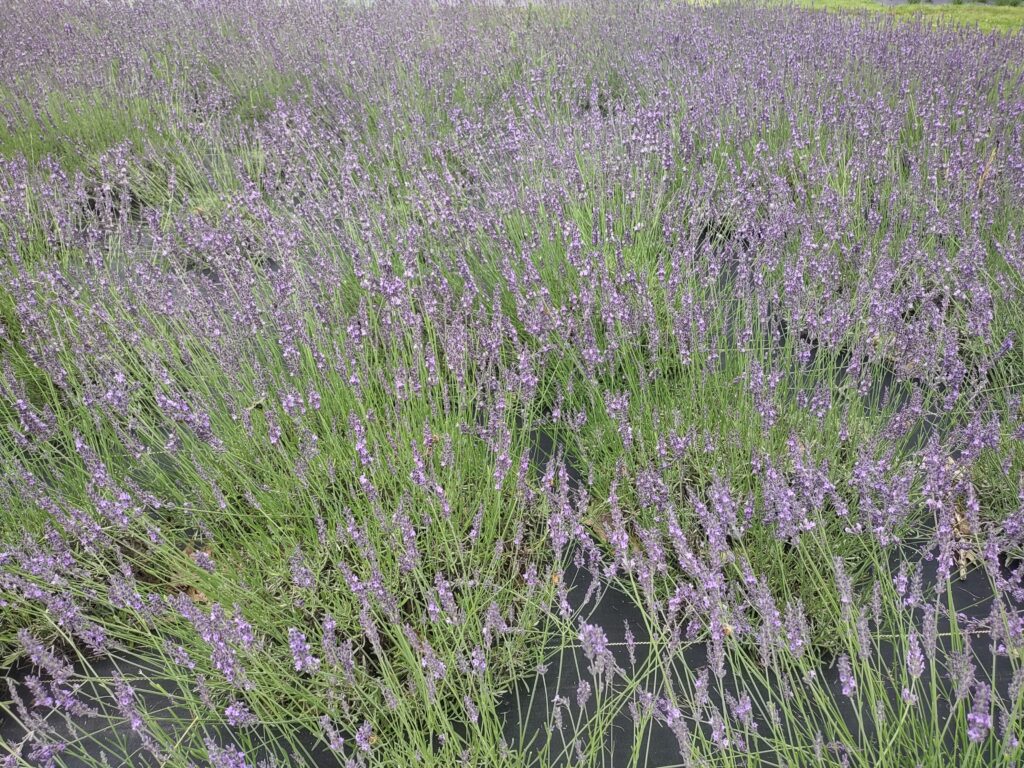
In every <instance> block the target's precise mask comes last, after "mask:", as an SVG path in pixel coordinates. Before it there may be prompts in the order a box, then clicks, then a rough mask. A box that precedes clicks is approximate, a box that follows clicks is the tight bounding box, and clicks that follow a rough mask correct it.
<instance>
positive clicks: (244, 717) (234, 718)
mask: <svg viewBox="0 0 1024 768" xmlns="http://www.w3.org/2000/svg"><path fill="white" fill-rule="evenodd" d="M224 717H225V719H227V721H228V724H229V725H231V726H234V727H236V728H242V727H245V726H249V725H256V724H257V723H258V722H259V719H258V718H257V717H256V716H255V715H254V714H253V713H252V712H251V711H250V710H249V707H248V706H246V704H245V702H244V701H233V702H231V704H229V705H228V707H227V708H226V709H225V710H224Z"/></svg>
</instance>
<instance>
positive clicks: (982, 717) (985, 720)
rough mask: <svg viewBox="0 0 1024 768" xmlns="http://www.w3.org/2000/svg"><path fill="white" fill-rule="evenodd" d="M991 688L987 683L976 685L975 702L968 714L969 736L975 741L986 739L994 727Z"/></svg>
mask: <svg viewBox="0 0 1024 768" xmlns="http://www.w3.org/2000/svg"><path fill="white" fill-rule="evenodd" d="M990 698H991V690H990V689H989V687H988V685H987V684H986V683H982V682H979V683H977V684H976V685H975V687H974V704H973V706H972V707H971V711H970V712H969V713H968V714H967V737H968V738H969V739H970V740H971V741H973V742H980V741H984V740H985V737H986V736H987V735H988V732H989V731H990V730H991V728H992V713H991V711H990V709H989V700H990Z"/></svg>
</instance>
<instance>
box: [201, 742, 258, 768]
mask: <svg viewBox="0 0 1024 768" xmlns="http://www.w3.org/2000/svg"><path fill="white" fill-rule="evenodd" d="M203 743H204V744H205V745H206V752H207V755H209V758H210V767H211V768H252V767H251V766H250V765H249V763H247V762H246V761H245V753H244V752H242V751H240V750H238V749H236V748H235V747H221V746H219V745H218V744H217V743H216V742H215V741H214V740H213V739H210V738H207V739H205V740H204V741H203Z"/></svg>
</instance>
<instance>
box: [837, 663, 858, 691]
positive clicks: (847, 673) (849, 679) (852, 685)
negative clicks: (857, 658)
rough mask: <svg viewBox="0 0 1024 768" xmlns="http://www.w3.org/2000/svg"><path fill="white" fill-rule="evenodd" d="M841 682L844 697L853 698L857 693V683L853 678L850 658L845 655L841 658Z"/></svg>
mask: <svg viewBox="0 0 1024 768" xmlns="http://www.w3.org/2000/svg"><path fill="white" fill-rule="evenodd" d="M839 682H840V684H841V685H842V688H843V696H846V697H850V696H853V694H854V693H855V692H856V691H857V681H856V680H855V679H854V677H853V669H852V668H851V666H850V657H849V656H847V655H846V654H845V653H844V654H843V655H842V656H840V657H839Z"/></svg>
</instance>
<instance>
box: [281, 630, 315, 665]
mask: <svg viewBox="0 0 1024 768" xmlns="http://www.w3.org/2000/svg"><path fill="white" fill-rule="evenodd" d="M288 646H289V647H290V648H291V651H292V659H293V660H294V662H295V671H296V672H309V673H313V672H316V671H317V670H318V669H320V659H318V658H316V657H315V656H313V654H312V653H311V652H310V648H309V643H307V642H306V636H305V635H304V634H303V633H302V632H300V631H299V630H298V629H296V628H295V627H289V628H288Z"/></svg>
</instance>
